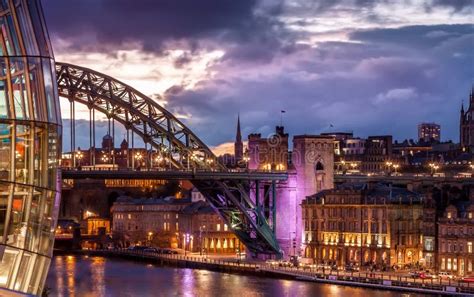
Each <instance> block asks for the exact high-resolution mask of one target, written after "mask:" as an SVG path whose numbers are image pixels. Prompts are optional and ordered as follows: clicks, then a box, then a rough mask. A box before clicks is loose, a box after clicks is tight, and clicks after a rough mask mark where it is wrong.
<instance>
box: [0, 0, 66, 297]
mask: <svg viewBox="0 0 474 297" xmlns="http://www.w3.org/2000/svg"><path fill="white" fill-rule="evenodd" d="M0 26H1V31H0V45H1V47H0V258H1V262H0V287H4V288H8V289H11V290H16V291H22V292H26V293H30V294H35V295H40V294H41V292H42V290H43V285H44V281H45V278H46V274H47V272H48V268H49V263H50V259H51V254H52V247H53V241H54V230H55V227H56V226H55V224H56V219H57V211H58V207H59V201H60V190H61V185H60V179H59V177H58V171H57V166H58V158H59V156H60V138H61V117H60V109H59V99H58V94H57V86H56V77H55V70H54V58H53V52H52V49H51V45H50V41H49V37H48V33H47V30H46V26H45V23H44V18H43V12H42V8H41V6H40V3H39V1H38V0H0Z"/></svg>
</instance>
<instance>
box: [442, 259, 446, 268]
mask: <svg viewBox="0 0 474 297" xmlns="http://www.w3.org/2000/svg"><path fill="white" fill-rule="evenodd" d="M445 269H446V259H445V258H442V259H441V270H445Z"/></svg>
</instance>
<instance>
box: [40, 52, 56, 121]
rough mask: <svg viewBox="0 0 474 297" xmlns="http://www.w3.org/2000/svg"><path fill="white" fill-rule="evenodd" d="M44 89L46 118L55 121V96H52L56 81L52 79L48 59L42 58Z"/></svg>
mask: <svg viewBox="0 0 474 297" xmlns="http://www.w3.org/2000/svg"><path fill="white" fill-rule="evenodd" d="M42 65H43V80H44V91H45V96H46V106H47V108H48V119H49V121H50V122H51V123H57V117H56V97H54V87H53V84H56V81H53V76H52V74H51V64H50V60H49V59H42Z"/></svg>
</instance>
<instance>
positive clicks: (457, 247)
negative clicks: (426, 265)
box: [438, 201, 474, 276]
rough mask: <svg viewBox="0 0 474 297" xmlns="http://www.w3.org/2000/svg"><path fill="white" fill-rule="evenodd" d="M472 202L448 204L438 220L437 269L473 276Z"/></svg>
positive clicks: (473, 218) (473, 228)
mask: <svg viewBox="0 0 474 297" xmlns="http://www.w3.org/2000/svg"><path fill="white" fill-rule="evenodd" d="M473 243H474V203H472V201H462V202H459V203H457V204H456V205H449V206H448V207H447V208H446V210H445V212H444V214H443V216H442V217H441V218H439V220H438V263H439V267H438V268H439V271H445V272H449V273H452V274H454V275H458V276H473V275H474V273H473V263H474V253H473V246H472V245H473Z"/></svg>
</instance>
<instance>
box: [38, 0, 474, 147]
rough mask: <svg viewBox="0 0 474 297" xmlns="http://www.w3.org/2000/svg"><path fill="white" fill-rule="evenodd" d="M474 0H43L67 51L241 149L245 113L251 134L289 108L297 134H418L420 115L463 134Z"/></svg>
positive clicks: (60, 50) (209, 136)
mask: <svg viewBox="0 0 474 297" xmlns="http://www.w3.org/2000/svg"><path fill="white" fill-rule="evenodd" d="M473 3H474V2H473V1H471V0H423V1H415V0H398V1H391V0H379V1H375V0H331V1H329V0H326V1H323V0H314V1H311V0H238V1H236V0H200V1H194V0H134V1H129V0H81V1H79V0H70V1H64V0H43V7H44V13H45V17H46V22H47V25H48V28H49V32H50V38H51V41H52V44H53V49H54V53H55V57H56V60H57V61H61V62H68V63H73V64H77V65H81V66H84V67H88V68H92V69H94V70H97V71H99V72H103V73H105V74H108V75H111V76H113V77H115V78H117V79H119V80H122V81H124V82H126V83H128V84H130V85H131V86H133V87H134V88H136V89H138V90H140V91H141V92H143V93H145V94H147V95H149V96H150V97H151V98H153V99H155V100H157V101H158V102H159V103H160V104H162V105H163V106H164V107H165V108H166V109H168V110H169V111H171V112H172V113H173V114H174V115H176V116H177V117H178V118H179V119H181V120H182V121H183V122H184V123H185V124H186V125H187V126H188V127H189V128H190V129H191V130H193V131H194V132H195V133H196V134H197V135H198V136H199V137H200V138H201V139H202V140H203V141H204V142H205V143H206V144H208V145H209V146H211V147H217V150H218V151H219V150H220V149H223V150H228V149H229V148H231V146H229V142H232V141H233V140H234V138H235V131H236V120H237V115H238V114H240V119H241V125H242V134H243V135H244V138H246V136H247V135H248V134H249V133H255V132H257V133H261V134H262V136H263V137H265V136H268V135H270V134H271V133H272V132H273V131H274V129H275V126H276V125H278V124H279V123H280V112H281V110H285V111H286V112H285V113H284V114H283V124H284V126H285V129H286V131H288V132H289V133H290V135H297V134H319V133H321V132H333V131H353V132H354V134H355V136H360V137H366V136H368V135H384V134H391V135H393V136H394V138H395V139H399V140H403V139H406V138H413V139H415V138H417V124H418V123H420V122H426V121H428V122H436V123H439V124H441V126H442V132H441V134H442V139H443V140H448V139H452V140H454V141H458V140H459V135H458V133H459V132H458V131H459V127H458V125H459V110H460V107H461V103H462V101H463V100H464V103H465V104H466V103H468V100H469V93H470V90H471V87H472V85H473V84H474V4H473ZM62 108H63V110H65V111H66V110H67V105H66V104H63V106H62ZM64 114H65V115H66V116H67V115H69V113H68V112H65V113H64ZM83 115H84V118H86V117H85V116H86V113H84V114H83ZM65 123H67V118H66V117H65ZM82 124H84V125H86V123H82ZM102 126H103V127H105V125H102ZM65 127H66V128H67V125H65ZM104 129H105V128H104ZM99 131H102V130H100V128H99ZM103 131H105V130H103ZM104 133H105V132H104ZM64 134H65V137H66V138H67V135H68V133H67V131H65V133H64ZM64 142H65V143H68V140H67V139H65V140H64ZM79 143H80V141H79ZM87 143H88V142H87ZM85 144H86V143H84V144H83V145H85ZM224 148H226V149H224ZM219 152H220V151H219Z"/></svg>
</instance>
